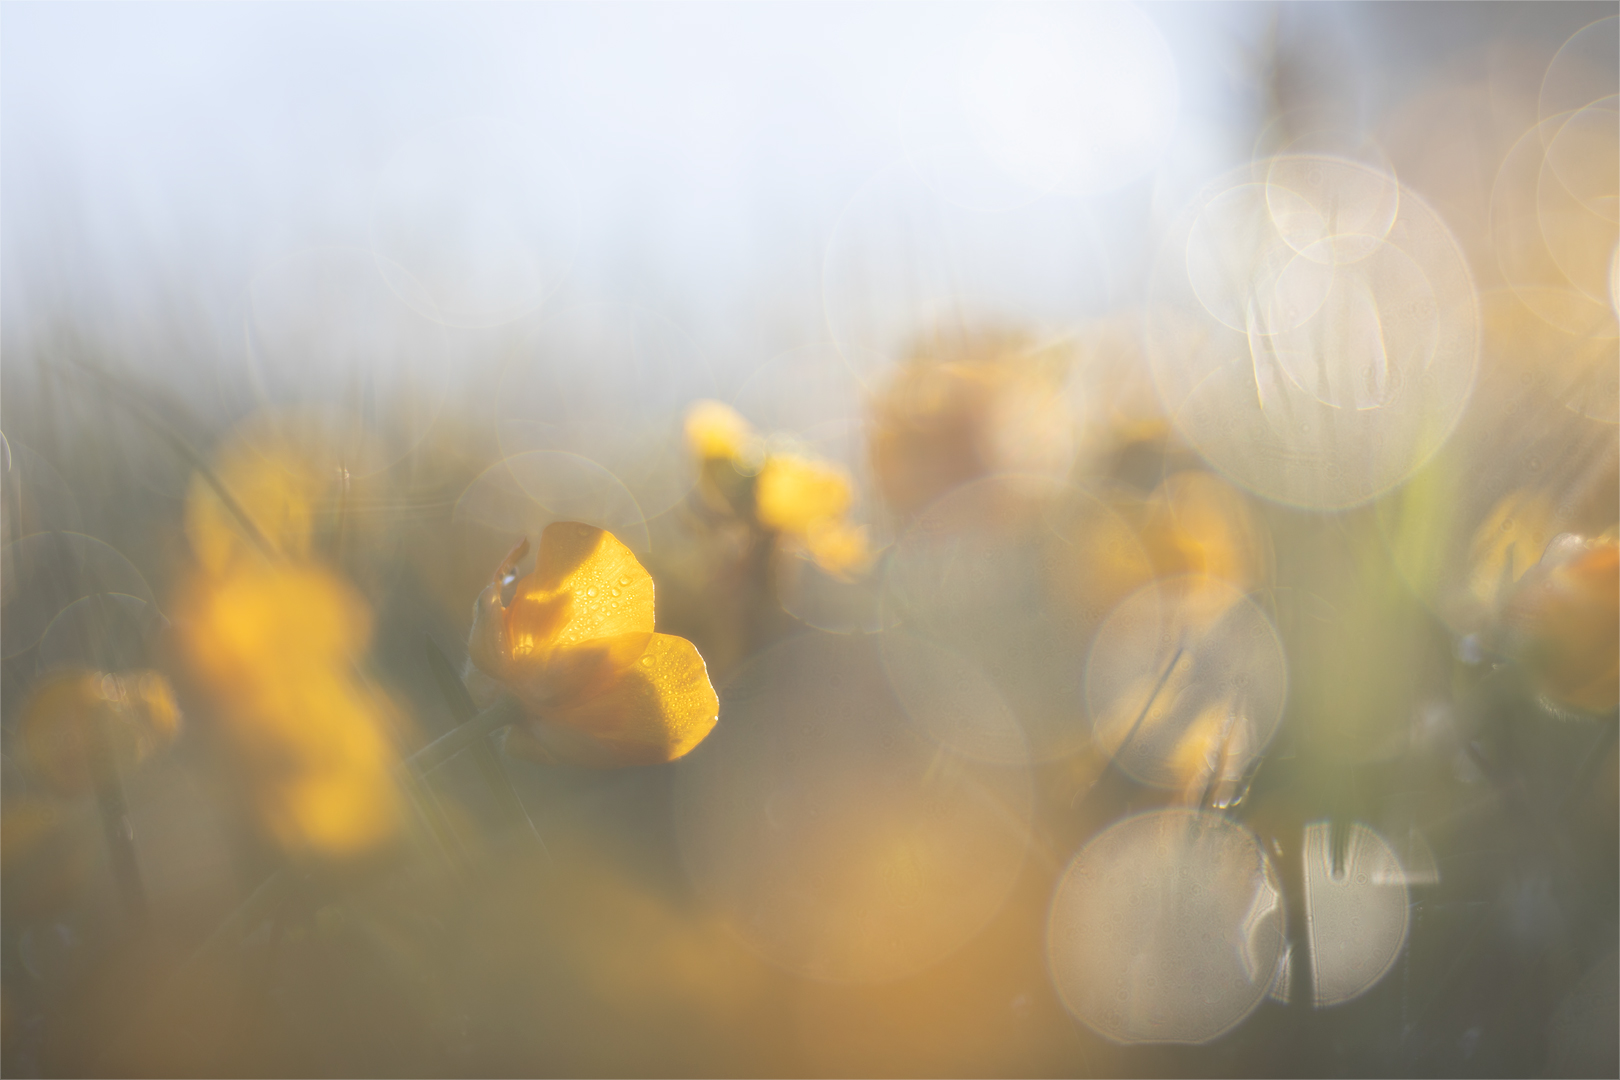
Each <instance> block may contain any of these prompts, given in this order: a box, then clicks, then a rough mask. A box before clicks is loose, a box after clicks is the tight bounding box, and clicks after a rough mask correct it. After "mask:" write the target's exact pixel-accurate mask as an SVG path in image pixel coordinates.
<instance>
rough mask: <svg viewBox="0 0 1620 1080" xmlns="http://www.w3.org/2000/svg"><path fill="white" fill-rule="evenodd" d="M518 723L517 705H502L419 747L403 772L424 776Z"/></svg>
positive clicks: (409, 758) (508, 703) (406, 763)
mask: <svg viewBox="0 0 1620 1080" xmlns="http://www.w3.org/2000/svg"><path fill="white" fill-rule="evenodd" d="M518 719H519V712H518V705H517V702H516V701H512V700H507V701H503V702H501V703H500V704H498V705H495V706H492V707H491V708H488V709H485V710H484V711H483V712H481V713H479V714H478V715H477V716H475V717H473V718H472V719H471V720H468V721H467V722H466V723H465V724H462V725H460V726H459V727H455V728H451V729H450V730H449V731H447V732H445V733H444V734H443V735H441V736H439V737H438V738H437V739H434V740H433V741H432V742H430V743H428V744H427V745H426V746H424V747H422V749H420V750H418V751H417V752H416V753H414V754H412V755H411V756H410V757H408V758H406V759H405V768H406V769H408V770H409V771H410V772H411V773H412V774H413V775H415V776H426V775H427V774H428V773H430V772H432V771H433V770H434V769H437V768H438V767H439V766H440V765H443V764H444V763H445V762H447V761H449V760H450V759H451V758H453V757H455V756H456V755H457V754H459V753H461V752H462V751H463V750H465V749H467V748H468V747H469V746H472V745H473V744H475V743H476V742H478V741H479V740H480V739H484V738H488V737H489V736H490V735H493V734H494V733H495V732H497V731H499V730H500V729H501V728H503V727H509V726H511V725H512V724H515V723H517V721H518Z"/></svg>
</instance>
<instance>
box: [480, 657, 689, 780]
mask: <svg viewBox="0 0 1620 1080" xmlns="http://www.w3.org/2000/svg"><path fill="white" fill-rule="evenodd" d="M609 671H611V675H610V676H609V677H606V678H599V679H596V680H593V681H592V682H591V684H590V685H589V686H588V687H586V688H584V689H583V690H582V692H580V693H578V694H576V695H574V696H573V697H571V698H569V699H568V700H566V701H563V702H559V703H558V704H557V705H556V706H555V707H554V708H551V709H547V710H545V711H544V712H543V713H542V714H540V715H538V716H536V715H533V714H531V719H530V720H529V722H528V723H526V724H524V725H521V726H520V727H518V728H514V729H513V731H512V732H511V734H509V735H508V737H507V741H506V751H507V753H509V754H512V755H515V756H520V757H528V758H531V759H533V760H537V761H541V762H545V763H555V764H568V765H586V766H592V767H597V768H611V767H615V766H624V765H656V764H660V763H662V762H666V761H674V760H675V759H676V758H678V757H681V756H682V755H684V754H686V753H687V752H688V751H689V750H691V749H692V748H693V747H695V746H696V745H697V744H698V743H700V742H702V741H703V739H704V737H705V736H707V735H708V734H709V732H710V731H711V730H712V729H713V728H714V725H715V721H716V720H717V719H718V717H719V712H720V699H719V697H718V696H717V695H716V694H715V692H714V687H713V686H712V685H710V683H709V673H708V668H707V667H705V665H704V663H703V657H701V656H700V655H698V651H697V649H696V647H694V646H693V644H692V643H691V642H690V641H687V640H686V639H685V638H681V637H675V636H674V635H671V634H654V635H652V638H651V640H650V641H649V642H648V643H647V647H646V649H645V650H644V651H643V652H642V654H641V656H640V657H639V658H638V659H637V660H636V661H635V662H634V663H632V664H629V665H628V666H625V667H623V668H617V669H613V668H609V667H604V668H602V669H601V672H602V674H604V675H606V674H607V673H608V672H609Z"/></svg>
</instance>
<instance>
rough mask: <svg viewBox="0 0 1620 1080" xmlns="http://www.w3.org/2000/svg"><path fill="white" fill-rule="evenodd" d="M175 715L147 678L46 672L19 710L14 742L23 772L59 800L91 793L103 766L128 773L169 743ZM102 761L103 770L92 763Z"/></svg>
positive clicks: (151, 676)
mask: <svg viewBox="0 0 1620 1080" xmlns="http://www.w3.org/2000/svg"><path fill="white" fill-rule="evenodd" d="M179 730H180V710H179V708H178V706H176V705H175V701H174V691H173V690H172V689H170V687H169V681H168V680H167V679H165V678H164V677H163V676H162V675H160V674H158V673H157V672H155V671H136V672H127V673H124V674H119V675H112V674H107V673H105V672H100V671H88V670H85V669H82V668H74V669H69V670H64V671H56V672H51V673H50V674H48V675H46V676H45V677H44V678H42V679H41V680H40V681H39V683H38V684H36V685H35V686H34V688H33V690H32V691H31V692H30V694H29V697H28V700H27V701H26V702H25V703H24V705H23V708H22V721H21V724H20V729H19V736H20V738H21V742H22V751H23V758H24V761H25V762H26V763H27V765H28V766H29V769H30V771H31V772H32V773H33V774H34V775H36V776H38V777H40V778H41V779H43V780H44V781H45V782H46V783H47V784H49V785H50V787H52V788H53V789H54V790H56V791H57V792H59V793H61V794H64V795H84V794H88V793H89V792H91V791H93V790H94V789H95V787H96V785H97V782H98V780H99V776H98V773H99V771H100V770H101V769H102V768H105V767H116V768H120V769H124V768H128V767H130V766H133V765H135V764H137V763H139V762H141V761H143V760H145V759H146V758H147V757H149V756H150V755H151V754H152V753H153V752H154V751H156V750H157V749H159V748H160V747H162V746H165V745H167V744H168V743H170V742H172V741H173V739H174V737H175V735H176V734H178V733H179ZM103 755H105V756H106V758H105V764H102V763H101V762H100V761H98V759H99V758H102V757H103Z"/></svg>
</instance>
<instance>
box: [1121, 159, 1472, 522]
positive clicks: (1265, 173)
mask: <svg viewBox="0 0 1620 1080" xmlns="http://www.w3.org/2000/svg"><path fill="white" fill-rule="evenodd" d="M1478 324H1479V317H1478V309H1477V301H1476V299H1475V295H1474V286H1473V282H1472V278H1471V277H1470V274H1469V271H1468V267H1467V264H1466V263H1465V261H1464V259H1463V255H1462V252H1461V251H1460V250H1459V248H1458V246H1457V243H1456V241H1455V240H1454V238H1453V237H1452V236H1451V234H1450V232H1449V231H1448V230H1447V228H1446V226H1445V224H1444V223H1443V222H1442V221H1441V219H1440V218H1439V217H1438V215H1436V214H1435V213H1434V211H1432V210H1431V209H1430V208H1429V207H1428V206H1427V205H1425V204H1424V203H1423V201H1422V200H1421V199H1419V198H1418V197H1417V196H1416V195H1414V194H1413V193H1412V192H1411V191H1409V190H1406V189H1404V188H1402V187H1400V185H1399V184H1398V183H1397V182H1396V181H1395V180H1394V178H1392V177H1390V176H1388V175H1387V174H1384V173H1381V172H1379V171H1378V170H1375V169H1373V168H1371V167H1369V166H1367V165H1365V164H1362V163H1359V162H1352V161H1347V160H1342V159H1337V158H1327V157H1312V156H1304V155H1289V156H1283V157H1277V158H1272V159H1269V160H1266V161H1261V162H1256V163H1254V164H1252V165H1249V166H1245V167H1244V168H1242V169H1239V170H1236V171H1234V172H1232V173H1229V174H1227V175H1226V176H1225V177H1223V178H1222V179H1220V180H1218V181H1216V182H1214V183H1213V184H1211V185H1209V187H1207V188H1206V189H1205V191H1204V192H1203V193H1202V194H1201V195H1200V196H1199V198H1198V199H1196V200H1195V201H1194V203H1193V205H1192V206H1191V207H1189V208H1188V209H1187V210H1186V211H1184V212H1183V214H1182V215H1181V217H1180V218H1179V219H1178V221H1177V222H1176V223H1175V224H1174V225H1173V226H1172V228H1171V229H1170V231H1169V236H1168V240H1167V241H1166V243H1165V246H1164V247H1163V249H1162V251H1161V255H1160V258H1159V260H1158V263H1157V265H1156V268H1155V270H1154V274H1153V278H1152V282H1151V285H1150V291H1149V304H1148V308H1147V310H1146V312H1145V315H1144V329H1145V334H1146V340H1147V345H1148V353H1149V358H1150V361H1151V363H1152V367H1153V373H1154V379H1155V383H1156V385H1157V387H1158V391H1159V394H1160V397H1161V398H1162V400H1163V402H1164V406H1165V409H1166V411H1167V412H1168V414H1169V415H1170V416H1171V418H1172V420H1173V422H1174V423H1175V425H1176V427H1177V428H1178V429H1179V431H1180V432H1181V434H1182V436H1183V437H1185V438H1186V439H1187V441H1188V442H1189V443H1191V444H1192V445H1193V446H1194V447H1195V448H1196V449H1197V450H1198V451H1199V452H1200V453H1201V454H1203V455H1204V457H1205V458H1206V459H1207V460H1208V461H1209V462H1210V463H1211V464H1212V465H1214V466H1215V467H1216V468H1218V469H1220V470H1221V471H1222V472H1224V473H1225V474H1226V475H1228V476H1229V477H1231V478H1232V479H1234V480H1235V481H1237V482H1238V483H1240V484H1242V485H1244V486H1245V487H1247V488H1249V489H1250V490H1252V491H1254V492H1255V493H1257V494H1259V495H1263V496H1265V497H1267V498H1270V499H1273V500H1276V501H1278V502H1284V503H1289V504H1292V505H1296V506H1304V507H1311V508H1316V509H1340V508H1344V507H1348V506H1354V505H1356V504H1358V503H1363V502H1366V501H1368V500H1369V499H1372V498H1374V497H1376V496H1377V495H1379V494H1381V493H1382V492H1384V491H1387V490H1388V489H1390V488H1391V487H1393V486H1395V485H1397V484H1399V483H1400V482H1401V481H1403V480H1405V479H1406V478H1407V477H1408V476H1410V475H1411V474H1412V473H1413V472H1414V471H1416V470H1417V469H1418V468H1419V467H1420V466H1421V465H1422V464H1423V463H1424V462H1425V461H1427V460H1428V459H1429V458H1430V457H1431V456H1432V455H1433V454H1434V452H1435V451H1436V450H1437V449H1438V448H1439V447H1440V446H1441V445H1442V444H1443V443H1444V442H1445V440H1446V438H1447V436H1448V435H1449V434H1450V433H1451V430H1452V428H1453V427H1454V426H1455V425H1456V423H1457V420H1458V418H1459V417H1460V416H1461V414H1462V410H1463V408H1464V406H1465V405H1466V403H1467V400H1468V395H1469V391H1470V389H1471V387H1472V385H1473V379H1474V372H1475V367H1476V364H1477V354H1478V348H1479V325H1478Z"/></svg>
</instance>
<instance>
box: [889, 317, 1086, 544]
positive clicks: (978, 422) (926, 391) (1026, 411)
mask: <svg viewBox="0 0 1620 1080" xmlns="http://www.w3.org/2000/svg"><path fill="white" fill-rule="evenodd" d="M1067 374H1068V356H1067V354H1066V352H1065V351H1064V350H1062V349H1059V348H1056V347H1037V346H1033V345H1032V344H1031V343H1029V342H1028V341H1026V340H1024V339H1023V338H1022V337H1020V336H1017V335H1012V334H1005V333H981V334H970V335H965V336H963V337H961V338H959V339H952V340H943V339H939V340H930V341H928V342H925V343H924V344H923V345H922V346H920V347H919V348H918V349H917V350H916V351H915V352H914V353H913V355H912V356H911V357H910V358H909V359H908V360H907V361H906V362H905V363H904V364H903V365H902V366H901V367H900V369H899V370H898V371H897V372H896V373H895V375H894V377H893V378H892V379H891V381H890V382H889V384H888V386H887V387H885V388H884V390H883V391H882V392H881V393H880V394H879V395H878V396H877V398H876V400H875V401H874V402H873V406H872V426H871V443H870V452H871V457H872V468H873V471H874V472H875V473H876V474H877V481H878V486H879V487H880V489H881V490H882V492H883V496H884V498H885V499H887V500H888V501H889V503H890V505H892V506H894V507H895V508H896V509H898V510H900V511H901V512H902V513H905V514H915V513H917V512H918V511H920V510H922V509H923V507H925V506H927V505H928V504H929V503H931V502H933V501H934V500H935V499H937V498H939V497H940V496H941V495H944V494H945V493H946V492H947V491H950V490H951V489H952V488H955V487H957V486H958V485H960V484H964V483H967V482H968V481H970V480H975V479H978V478H979V477H981V476H987V475H989V474H991V473H998V472H1028V473H1041V474H1052V473H1058V472H1062V471H1065V470H1066V468H1067V466H1068V464H1069V463H1070V461H1071V460H1072V458H1073V456H1074V438H1075V433H1074V425H1073V418H1072V416H1071V414H1070V412H1069V409H1068V405H1067V402H1066V401H1065V399H1064V397H1063V393H1062V387H1063V382H1064V379H1065V377H1066V376H1067Z"/></svg>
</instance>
